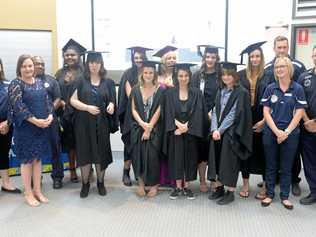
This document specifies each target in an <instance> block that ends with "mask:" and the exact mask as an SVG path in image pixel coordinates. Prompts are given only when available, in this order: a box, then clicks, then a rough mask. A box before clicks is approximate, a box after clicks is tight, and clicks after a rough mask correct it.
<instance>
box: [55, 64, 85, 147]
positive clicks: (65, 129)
mask: <svg viewBox="0 0 316 237" xmlns="http://www.w3.org/2000/svg"><path fill="white" fill-rule="evenodd" d="M66 73H67V70H66V69H63V68H62V69H60V70H58V71H57V72H56V75H55V77H56V80H57V81H58V84H59V87H60V93H61V100H63V101H64V102H65V103H66V105H65V108H58V109H57V111H56V114H57V117H58V118H59V122H60V127H61V135H60V138H61V145H62V150H63V152H69V151H70V150H72V149H75V147H76V142H75V134H74V127H73V122H74V121H73V116H74V108H73V107H72V106H71V105H70V97H71V96H72V94H73V92H74V91H75V88H76V83H77V81H78V80H79V79H82V78H83V70H82V69H81V67H78V69H77V70H76V71H75V75H74V80H73V81H70V82H67V81H66V80H65V76H66Z"/></svg>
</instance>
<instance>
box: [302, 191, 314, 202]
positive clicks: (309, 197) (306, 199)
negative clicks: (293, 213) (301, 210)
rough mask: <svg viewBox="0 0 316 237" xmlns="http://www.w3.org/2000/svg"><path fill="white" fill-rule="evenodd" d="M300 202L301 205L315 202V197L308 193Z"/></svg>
mask: <svg viewBox="0 0 316 237" xmlns="http://www.w3.org/2000/svg"><path fill="white" fill-rule="evenodd" d="M300 204H302V205H312V204H316V198H314V197H313V196H312V194H311V193H310V194H309V195H308V196H307V197H304V198H302V199H301V200H300Z"/></svg>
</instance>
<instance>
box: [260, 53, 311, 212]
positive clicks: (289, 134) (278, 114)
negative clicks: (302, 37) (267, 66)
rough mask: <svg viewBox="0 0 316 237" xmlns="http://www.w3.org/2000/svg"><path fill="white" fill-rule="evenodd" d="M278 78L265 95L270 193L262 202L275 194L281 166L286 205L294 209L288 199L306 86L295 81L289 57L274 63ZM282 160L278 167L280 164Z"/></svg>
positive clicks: (266, 145)
mask: <svg viewBox="0 0 316 237" xmlns="http://www.w3.org/2000/svg"><path fill="white" fill-rule="evenodd" d="M274 74H275V78H276V81H275V82H274V83H272V84H270V85H269V86H268V87H267V89H266V91H265V93H264V95H263V97H262V99H261V103H262V105H263V106H264V107H263V114H264V118H265V121H266V125H265V128H264V132H263V145H264V152H265V159H266V186H267V197H266V198H265V199H264V200H262V202H261V204H262V206H264V207H266V206H269V205H270V204H271V203H272V201H273V198H274V187H275V182H276V175H277V172H278V170H279V169H280V190H281V192H280V197H281V203H282V204H283V206H284V207H285V208H286V209H289V210H292V209H293V204H292V203H291V202H290V201H289V200H288V199H289V192H290V186H291V175H292V174H291V169H292V165H293V162H294V158H295V154H296V151H297V148H298V142H299V133H300V130H299V126H298V124H299V122H300V120H301V118H302V116H303V113H304V108H305V107H306V106H307V102H306V100H305V95H304V91H303V88H302V87H301V86H300V85H299V84H298V83H296V82H295V81H292V77H293V65H292V63H291V60H290V59H289V58H287V57H279V58H277V59H276V60H275V63H274ZM278 164H279V167H278Z"/></svg>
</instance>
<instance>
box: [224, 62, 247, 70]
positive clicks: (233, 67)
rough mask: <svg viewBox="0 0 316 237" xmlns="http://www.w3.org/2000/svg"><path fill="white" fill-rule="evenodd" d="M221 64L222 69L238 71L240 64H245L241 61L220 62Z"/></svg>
mask: <svg viewBox="0 0 316 237" xmlns="http://www.w3.org/2000/svg"><path fill="white" fill-rule="evenodd" d="M220 65H221V67H222V69H227V70H235V71H237V66H238V65H243V64H241V63H232V62H220Z"/></svg>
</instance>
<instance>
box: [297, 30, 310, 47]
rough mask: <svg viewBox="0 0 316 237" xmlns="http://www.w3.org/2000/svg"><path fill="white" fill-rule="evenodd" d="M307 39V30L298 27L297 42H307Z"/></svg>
mask: <svg viewBox="0 0 316 237" xmlns="http://www.w3.org/2000/svg"><path fill="white" fill-rule="evenodd" d="M308 40H309V30H308V29H298V30H297V40H296V41H297V44H308Z"/></svg>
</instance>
